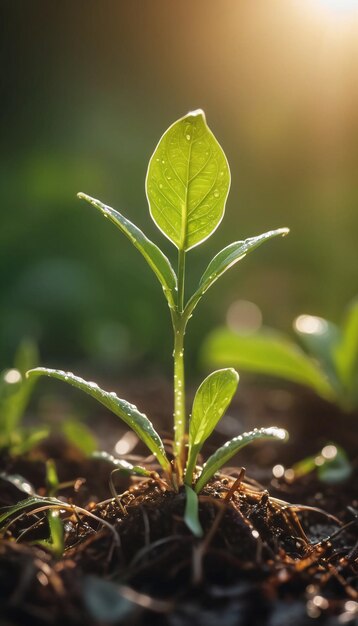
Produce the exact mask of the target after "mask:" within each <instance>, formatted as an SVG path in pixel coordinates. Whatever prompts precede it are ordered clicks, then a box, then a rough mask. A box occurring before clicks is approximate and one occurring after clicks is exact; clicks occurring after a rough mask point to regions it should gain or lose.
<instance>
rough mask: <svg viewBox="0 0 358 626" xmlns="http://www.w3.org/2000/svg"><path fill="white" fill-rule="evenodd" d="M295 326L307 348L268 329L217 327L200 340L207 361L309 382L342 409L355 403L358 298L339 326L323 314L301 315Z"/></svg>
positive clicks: (357, 405)
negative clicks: (238, 330) (248, 332)
mask: <svg viewBox="0 0 358 626" xmlns="http://www.w3.org/2000/svg"><path fill="white" fill-rule="evenodd" d="M293 328H294V330H295V332H296V334H297V335H298V337H299V339H300V341H301V343H302V345H303V347H304V348H305V351H304V350H302V349H301V347H300V346H299V345H297V344H295V343H294V342H293V341H291V339H290V338H289V337H286V336H285V335H283V334H281V333H278V332H277V331H274V330H271V329H263V330H260V331H259V332H257V333H254V334H252V335H243V334H240V333H236V332H232V331H230V330H227V329H224V328H220V329H217V330H215V331H213V332H212V333H211V334H210V335H209V337H208V338H207V340H206V341H205V343H204V346H203V353H202V357H203V361H204V362H205V363H206V364H209V365H211V366H212V365H216V366H218V365H220V364H221V363H225V364H230V365H232V366H233V367H237V368H239V369H242V370H247V371H251V372H255V373H259V374H266V375H269V376H277V377H279V378H282V379H284V380H288V381H291V382H295V383H299V384H302V385H305V386H307V387H310V388H311V389H313V390H314V391H315V392H316V393H317V394H318V395H320V396H322V397H323V398H325V399H326V400H329V401H331V402H335V403H336V404H338V405H339V406H340V407H341V408H342V409H343V410H344V411H353V410H354V409H357V408H358V300H355V301H354V302H352V303H351V305H350V306H349V308H348V311H347V314H346V316H345V318H344V320H343V323H342V325H341V326H337V325H336V324H333V322H329V321H328V320H325V319H323V318H322V317H316V316H313V315H299V316H298V317H297V318H296V319H295V321H294V323H293Z"/></svg>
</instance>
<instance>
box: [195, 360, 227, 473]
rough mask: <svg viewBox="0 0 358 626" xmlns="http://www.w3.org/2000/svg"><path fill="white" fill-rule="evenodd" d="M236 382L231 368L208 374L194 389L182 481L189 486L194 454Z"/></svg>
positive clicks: (223, 411)
mask: <svg viewBox="0 0 358 626" xmlns="http://www.w3.org/2000/svg"><path fill="white" fill-rule="evenodd" d="M238 382H239V375H238V373H237V372H236V371H235V370H234V369H231V368H227V369H222V370H217V371H216V372H213V373H212V374H210V375H209V376H208V377H207V378H205V380H204V381H203V382H202V383H201V385H200V387H199V388H198V390H197V392H196V394H195V398H194V402H193V410H192V414H191V418H190V424H189V451H188V462H187V468H186V473H185V482H186V483H187V484H188V485H190V484H191V481H192V476H193V471H194V469H195V463H196V459H197V456H198V454H199V452H200V450H201V448H202V446H203V444H204V442H205V441H206V439H207V438H208V437H209V436H210V435H211V433H212V432H213V430H214V428H215V427H216V425H217V423H218V422H219V420H220V419H221V418H222V416H223V415H224V413H225V411H226V409H227V407H228V406H229V404H230V402H231V400H232V398H233V396H234V394H235V392H236V389H237V385H238Z"/></svg>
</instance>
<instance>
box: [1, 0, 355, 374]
mask: <svg viewBox="0 0 358 626" xmlns="http://www.w3.org/2000/svg"><path fill="white" fill-rule="evenodd" d="M345 1H347V0H345ZM347 6H348V5H347ZM350 9H351V10H348V9H347V10H346V11H338V10H337V7H335V5H334V3H332V1H331V2H329V1H327V2H325V1H324V0H297V1H294V0H265V2H263V1H261V2H260V1H259V0H242V1H236V2H234V1H232V0H220V2H217V1H216V0H205V1H204V0H196V2H192V0H181V1H180V2H179V1H173V2H168V1H167V0H151V1H150V2H143V1H141V0H128V1H115V0H77V1H76V2H71V0H64V1H62V2H61V3H60V2H56V1H54V2H45V0H43V1H40V0H32V1H31V2H27V1H26V0H11V1H10V0H9V1H6V0H2V1H1V2H0V11H1V17H0V23H1V29H2V35H1V38H0V47H1V66H2V67H1V84H2V98H1V105H0V111H1V142H0V188H1V226H0V294H1V296H0V369H1V368H2V367H5V366H8V364H9V363H10V362H11V361H12V358H13V355H14V353H15V351H16V347H17V346H18V345H19V343H20V342H21V340H22V339H23V338H24V337H31V338H32V339H34V340H36V341H37V342H38V344H39V348H40V353H41V355H42V362H43V363H45V364H47V365H51V364H55V365H56V366H59V367H60V366H64V367H66V368H68V366H69V364H71V363H73V362H77V361H86V363H88V364H90V367H93V368H102V369H103V371H107V370H108V371H110V372H112V374H115V375H117V373H118V375H120V374H121V373H131V372H134V371H136V372H137V374H138V373H140V374H142V373H146V372H149V371H151V372H164V371H165V368H166V367H167V366H168V364H169V363H170V359H171V331H170V323H169V315H168V312H167V310H166V305H165V302H164V299H163V297H162V293H161V289H160V287H159V286H158V283H157V281H155V280H154V279H153V277H152V275H151V272H150V270H149V269H148V268H147V267H146V264H145V263H144V262H143V260H142V258H141V257H140V255H139V254H138V253H137V252H136V251H135V250H134V249H132V247H131V245H130V243H129V242H128V241H127V240H125V238H124V237H121V235H120V234H119V233H118V231H117V230H116V229H115V228H114V227H113V226H112V225H111V224H109V223H107V222H105V221H104V220H102V219H101V218H100V217H99V215H98V214H97V213H96V211H95V210H91V209H90V208H89V207H87V206H85V205H84V204H83V203H81V202H80V201H78V200H77V199H76V192H78V191H84V192H86V193H88V194H90V195H92V196H94V197H97V198H100V199H101V200H102V201H104V202H106V203H108V204H110V205H111V206H113V207H114V208H117V209H118V210H120V211H121V212H122V213H123V214H124V215H127V216H128V217H129V219H131V220H133V221H134V222H135V223H136V224H138V226H140V227H141V228H142V229H143V230H144V231H145V232H146V234H147V235H148V236H149V237H150V238H152V239H154V241H156V242H157V243H159V245H161V246H162V247H163V249H164V250H165V251H166V253H167V254H168V255H170V256H171V258H172V259H174V258H175V249H174V248H173V247H172V246H171V245H170V243H169V242H167V241H166V240H165V239H164V238H163V237H162V236H161V234H160V233H159V232H158V231H157V230H156V228H155V226H154V224H153V223H152V222H151V219H150V217H149V213H148V208H147V202H146V198H145V193H144V178H145V173H146V168H147V164H148V160H149V158H150V156H151V154H152V152H153V150H154V147H155V145H156V143H157V141H158V139H159V137H160V135H161V134H162V132H163V131H164V130H165V129H166V128H167V127H168V125H169V124H170V123H172V122H173V121H174V120H176V119H177V118H178V117H180V116H182V115H184V114H185V113H186V112H187V111H188V110H192V109H195V108H198V107H201V108H203V109H204V110H205V111H206V114H207V119H208V123H209V125H210V127H211V128H212V129H213V131H214V132H215V134H216V136H217V137H218V139H219V141H220V142H221V144H222V146H223V147H224V150H225V152H226V154H227V157H228V160H229V163H230V166H231V171H232V188H231V193H230V196H229V202H228V205H227V210H226V216H225V219H224V221H223V223H222V225H221V226H220V228H219V229H218V230H217V232H216V233H215V235H214V236H213V237H212V238H211V239H210V241H208V242H207V243H206V244H205V245H204V246H202V247H200V248H198V249H194V250H193V251H192V252H191V253H190V256H189V259H188V268H189V272H190V274H191V277H190V278H189V280H188V289H191V288H193V287H194V284H195V281H196V280H197V279H198V278H199V277H200V275H201V273H202V270H203V269H204V267H205V266H206V263H207V261H208V260H209V258H211V257H212V256H213V255H214V254H215V253H216V252H217V251H218V250H219V249H220V248H221V247H222V246H224V245H226V244H228V243H230V242H231V241H232V240H235V239H241V238H245V237H249V236H252V235H256V234H259V233H261V232H264V231H265V230H269V229H271V228H278V227H281V226H288V227H290V229H291V234H290V236H289V237H287V238H285V239H284V240H282V241H274V242H272V243H271V244H269V245H267V246H266V247H263V248H262V249H260V250H259V251H258V252H257V253H255V254H254V255H252V256H250V257H249V258H247V259H245V260H244V261H243V262H242V263H241V264H240V265H239V266H238V267H237V268H235V269H234V270H232V272H229V273H228V274H227V275H226V276H225V278H224V279H223V280H222V281H221V282H220V284H218V285H216V286H215V287H214V288H213V289H212V290H211V292H210V293H208V294H207V296H206V298H205V299H204V300H203V302H202V304H200V308H199V309H198V312H197V315H196V316H194V319H193V320H192V322H191V327H190V328H189V331H188V334H189V342H188V351H187V354H188V361H189V363H190V364H191V367H192V368H195V367H196V363H197V352H198V348H199V346H200V344H201V342H202V340H203V338H204V336H205V335H206V334H207V332H208V331H209V330H210V329H211V328H212V327H213V325H215V324H219V323H222V322H223V320H224V319H225V316H226V312H227V309H228V308H229V306H230V305H232V303H233V302H235V301H236V300H238V299H244V300H248V301H252V302H255V303H256V305H257V306H258V307H259V308H260V310H261V311H262V315H263V318H264V322H265V323H267V324H268V325H271V326H274V327H275V328H280V329H282V330H284V331H287V330H288V329H289V328H290V324H291V320H292V319H293V318H295V317H296V316H297V315H298V314H300V313H303V312H308V313H311V314H315V315H320V316H322V317H326V318H329V319H332V320H333V321H335V320H336V321H339V320H340V318H341V314H342V310H344V307H345V305H346V304H347V303H348V302H349V301H350V300H351V299H352V298H353V296H355V295H356V293H357V285H358V263H357V233H358V211H357V206H358V176H357V166H358V141H357V139H358V81H357V75H358V10H357V3H356V4H355V8H354V7H353V8H352V7H350ZM138 368H139V369H138Z"/></svg>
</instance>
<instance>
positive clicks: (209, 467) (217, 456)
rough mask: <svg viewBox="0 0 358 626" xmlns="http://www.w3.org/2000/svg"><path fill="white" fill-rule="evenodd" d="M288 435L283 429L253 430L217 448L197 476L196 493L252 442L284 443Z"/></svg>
mask: <svg viewBox="0 0 358 626" xmlns="http://www.w3.org/2000/svg"><path fill="white" fill-rule="evenodd" d="M287 438H288V433H287V431H286V430H284V429H283V428H276V426H271V427H270V428H255V429H254V430H252V431H250V432H248V433H243V434H242V435H239V436H238V437H234V439H231V440H230V441H227V442H226V443H225V444H224V445H223V446H221V448H218V450H216V452H214V454H212V455H211V457H209V459H208V460H207V462H206V463H205V465H204V467H203V471H202V472H201V474H200V476H199V480H198V482H197V483H196V485H195V491H196V493H199V492H200V491H201V490H202V489H203V487H205V485H206V483H207V482H208V481H209V480H210V478H211V477H212V476H213V475H214V474H215V473H216V472H217V471H218V470H219V469H220V468H221V467H223V465H225V464H226V463H227V461H229V459H231V457H233V456H234V455H235V454H236V453H237V452H239V450H241V448H244V447H245V446H247V445H248V444H249V443H251V442H252V441H256V440H261V441H263V440H265V439H277V440H278V441H286V440H287Z"/></svg>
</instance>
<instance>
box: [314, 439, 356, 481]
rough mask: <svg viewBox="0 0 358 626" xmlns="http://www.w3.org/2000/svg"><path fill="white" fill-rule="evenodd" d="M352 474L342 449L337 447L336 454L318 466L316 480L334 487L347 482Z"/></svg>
mask: <svg viewBox="0 0 358 626" xmlns="http://www.w3.org/2000/svg"><path fill="white" fill-rule="evenodd" d="M352 472H353V468H352V465H351V463H350V462H349V459H348V456H347V454H346V452H345V451H344V450H343V448H340V447H339V446H337V454H336V456H335V457H334V458H333V459H330V460H328V461H326V462H325V463H323V464H322V465H320V466H319V467H318V469H317V474H318V478H319V479H320V480H321V481H322V482H323V483H327V484H329V485H336V484H339V483H341V482H344V481H345V480H347V479H348V478H349V477H350V476H351V474H352Z"/></svg>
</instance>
